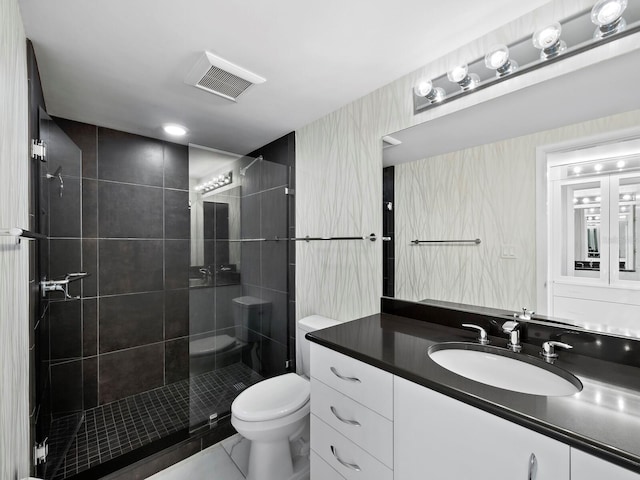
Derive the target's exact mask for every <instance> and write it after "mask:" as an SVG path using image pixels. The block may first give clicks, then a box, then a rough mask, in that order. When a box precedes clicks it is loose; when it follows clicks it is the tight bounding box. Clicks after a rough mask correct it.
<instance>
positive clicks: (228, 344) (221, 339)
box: [189, 335, 236, 357]
mask: <svg viewBox="0 0 640 480" xmlns="http://www.w3.org/2000/svg"><path fill="white" fill-rule="evenodd" d="M235 345H236V339H235V337H230V336H229V335H212V336H210V337H203V338H199V339H197V340H192V341H191V342H189V355H191V356H192V357H193V356H199V355H211V354H216V353H222V352H226V351H227V350H230V349H231V348H233V347H234V346H235Z"/></svg>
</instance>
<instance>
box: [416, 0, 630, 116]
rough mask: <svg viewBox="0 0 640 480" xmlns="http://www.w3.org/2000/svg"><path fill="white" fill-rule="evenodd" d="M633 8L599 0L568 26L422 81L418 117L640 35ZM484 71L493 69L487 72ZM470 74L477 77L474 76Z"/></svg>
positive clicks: (617, 1)
mask: <svg viewBox="0 0 640 480" xmlns="http://www.w3.org/2000/svg"><path fill="white" fill-rule="evenodd" d="M627 3H628V0H598V1H597V2H596V3H595V4H594V6H593V7H592V8H590V9H588V10H585V11H583V12H581V13H579V14H577V15H574V16H571V17H570V18H567V19H564V20H562V24H560V23H559V22H556V23H553V24H550V25H547V26H546V27H544V28H541V29H539V30H538V31H536V32H535V34H534V35H533V36H532V37H525V38H521V39H520V40H518V41H515V42H513V43H512V44H509V45H508V46H505V45H496V46H494V47H492V48H491V49H490V50H488V51H487V53H486V55H485V56H484V57H481V58H478V59H476V60H474V61H473V62H470V63H469V64H468V65H460V66H459V67H456V68H452V69H451V70H450V71H449V72H446V73H443V74H442V75H440V76H437V77H435V78H432V79H430V80H421V81H420V83H419V84H417V85H415V86H414V88H413V104H414V114H416V115H417V114H419V113H421V112H422V111H424V110H426V109H430V108H434V107H436V105H438V104H440V103H448V102H451V101H453V100H455V99H456V98H458V97H462V96H466V95H470V94H472V93H473V92H474V91H476V90H482V89H484V88H488V87H491V86H492V85H494V84H497V83H500V82H503V81H506V80H508V79H509V78H511V77H512V76H520V75H523V74H526V73H528V72H531V71H534V70H537V69H540V68H544V67H545V66H546V65H547V64H549V63H552V62H553V63H554V62H556V61H561V60H563V59H565V58H570V57H573V56H575V55H579V54H582V53H584V52H586V51H589V50H591V49H593V48H597V47H599V46H600V45H602V44H604V43H608V42H611V41H616V40H617V39H618V38H621V37H624V36H628V35H634V34H637V33H639V32H640V7H638V6H637V5H633V8H630V9H628V10H627ZM625 11H627V17H629V18H627V19H626V21H625V19H624V18H622V14H623V12H625ZM589 18H590V19H591V21H592V22H593V23H594V24H596V25H597V26H598V28H597V29H596V31H595V33H593V34H592V33H591V31H590V30H589V28H588V25H589V23H590V22H589V20H588V19H589ZM585 20H586V24H585ZM627 21H629V22H630V23H629V25H630V26H627ZM585 27H586V28H585ZM565 28H566V32H567V38H570V39H571V40H572V45H571V46H567V43H566V42H565V41H564V40H562V39H561V34H562V31H563V29H565ZM576 39H577V40H578V41H577V42H576ZM531 43H533V44H534V45H535V46H536V47H537V48H538V49H539V50H540V54H539V56H537V55H536V54H535V50H532V49H531V48H530V45H531ZM536 57H538V58H537V59H536ZM514 58H516V59H518V61H517V62H516V61H515V60H514ZM484 67H486V69H487V70H483V68H484ZM470 70H471V71H472V72H474V73H471V74H470V73H469V71H470ZM489 71H491V72H493V71H495V75H494V76H493V75H491V76H490V75H489V73H488V72H489ZM485 72H486V73H485ZM474 77H475V78H474ZM478 77H479V78H478ZM449 82H453V83H456V84H458V85H459V86H460V87H461V88H460V89H458V90H454V91H452V90H451V89H450V87H449V86H448V85H449Z"/></svg>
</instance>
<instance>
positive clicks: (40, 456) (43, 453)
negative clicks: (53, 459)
mask: <svg viewBox="0 0 640 480" xmlns="http://www.w3.org/2000/svg"><path fill="white" fill-rule="evenodd" d="M47 440H48V438H45V439H44V440H43V441H42V443H38V442H36V444H35V445H34V446H33V464H34V465H40V464H41V463H45V462H46V461H47V455H49V444H48V443H47Z"/></svg>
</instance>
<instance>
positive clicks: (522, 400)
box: [308, 307, 640, 480]
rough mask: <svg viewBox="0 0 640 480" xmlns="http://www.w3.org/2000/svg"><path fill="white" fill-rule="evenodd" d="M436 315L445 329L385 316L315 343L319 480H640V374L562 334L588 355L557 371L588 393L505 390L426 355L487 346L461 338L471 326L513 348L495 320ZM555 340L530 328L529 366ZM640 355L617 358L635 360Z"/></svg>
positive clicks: (314, 446) (630, 347)
mask: <svg viewBox="0 0 640 480" xmlns="http://www.w3.org/2000/svg"><path fill="white" fill-rule="evenodd" d="M418 310H420V307H418ZM437 312H440V315H436V316H437V317H438V320H437V322H436V323H432V322H431V321H429V319H427V321H424V320H422V319H415V318H414V319H411V318H406V317H404V316H398V315H392V314H386V313H381V314H377V315H372V316H369V317H365V318H362V319H359V320H355V321H353V322H347V323H344V324H342V325H339V326H336V327H332V328H329V329H326V330H321V331H318V332H313V333H311V334H309V335H308V338H309V339H310V340H311V341H312V342H314V343H313V344H312V349H311V389H312V395H311V413H312V416H311V450H312V451H311V479H312V480H318V479H322V480H325V479H329V480H333V479H347V480H352V479H360V478H361V479H367V480H378V479H385V480H390V479H395V480H415V479H417V478H425V479H437V480H444V479H451V480H454V479H455V480H459V479H464V478H474V479H481V480H482V479H487V480H489V479H491V480H502V479H504V480H515V479H520V478H521V479H527V480H536V479H537V480H544V479H554V480H569V479H571V480H595V479H605V478H606V479H619V480H631V479H635V480H638V479H640V388H639V385H638V383H639V382H640V379H639V378H638V377H640V376H639V375H638V373H640V368H638V367H637V366H634V365H629V362H626V364H625V363H616V362H613V361H611V353H610V352H609V353H608V354H607V355H608V356H607V358H606V359H602V358H599V357H598V356H597V355H594V356H587V355H583V354H581V352H584V351H586V350H589V349H590V348H593V349H594V350H595V351H597V350H598V349H600V348H603V345H602V340H601V339H600V338H598V335H595V336H594V335H589V334H586V333H585V334H584V338H582V337H580V336H579V335H578V334H576V333H574V332H569V330H568V329H566V330H562V329H561V331H560V333H559V335H560V336H562V335H563V334H566V335H564V337H563V340H566V341H567V342H569V343H570V340H568V339H567V337H571V338H573V339H574V340H573V341H574V342H575V343H576V345H578V344H580V343H581V342H584V341H586V343H587V344H588V345H587V346H586V347H585V346H582V347H580V346H577V347H576V348H575V349H574V351H575V350H577V351H578V352H577V353H569V352H565V351H561V352H559V357H558V358H557V360H555V361H554V367H558V368H560V369H563V370H566V371H568V372H570V373H572V374H573V375H575V376H576V377H577V378H578V379H579V381H580V382H581V383H582V387H583V388H582V390H581V391H580V392H579V393H576V394H573V395H564V396H543V395H532V394H527V393H519V392H516V391H511V390H505V389H501V388H496V387H493V386H490V385H487V384H484V383H480V382H476V381H473V380H469V379H467V378H465V377H462V376H460V375H457V374H454V373H452V372H450V371H449V370H447V369H445V368H443V367H441V366H440V365H438V364H436V363H435V362H434V361H433V360H432V359H431V358H430V357H429V355H428V354H427V351H428V350H429V348H430V347H431V346H433V345H436V344H441V343H443V342H466V343H477V337H478V335H477V332H474V331H467V330H466V329H464V328H462V327H460V326H459V325H460V324H462V323H465V322H468V320H469V318H470V316H469V315H471V317H474V318H475V320H476V323H479V324H482V325H483V326H486V328H487V331H489V332H490V334H489V339H490V341H491V343H492V344H493V345H495V346H498V347H500V348H503V347H504V348H506V345H507V339H506V337H505V338H503V337H502V336H500V335H494V333H495V324H496V317H491V316H486V315H480V314H475V315H474V314H469V313H461V312H455V311H453V312H452V311H450V310H447V309H435V310H433V309H431V310H430V314H429V315H431V316H432V317H433V315H434V313H436V314H437ZM416 316H418V315H416ZM456 317H460V318H461V321H459V323H457V322H456V321H455V318H456ZM497 320H498V321H500V318H498V319H497ZM502 320H506V318H502ZM492 325H493V327H492ZM542 330H544V328H542ZM548 333H549V332H548V331H545V333H544V334H541V333H540V332H539V331H538V330H536V327H534V328H531V330H530V331H529V332H528V336H527V337H525V340H524V342H523V344H522V346H523V349H522V352H520V353H519V355H525V356H530V357H534V359H537V358H538V357H539V355H538V353H539V351H540V350H541V348H540V343H541V341H543V340H548V339H549V338H548V337H545V335H546V334H548ZM538 337H541V338H538ZM585 339H586V340H585ZM605 342H606V340H605ZM614 343H615V342H614ZM637 344H638V342H636V341H631V340H629V341H627V342H626V343H625V341H624V339H617V344H616V345H613V347H611V346H609V347H611V348H617V347H621V348H622V350H624V351H626V352H627V353H628V354H629V355H635V356H636V357H637V356H638V355H640V352H639V351H637V349H638V345H637ZM605 346H606V345H605Z"/></svg>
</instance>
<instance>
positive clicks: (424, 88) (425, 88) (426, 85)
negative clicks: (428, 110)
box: [413, 80, 446, 103]
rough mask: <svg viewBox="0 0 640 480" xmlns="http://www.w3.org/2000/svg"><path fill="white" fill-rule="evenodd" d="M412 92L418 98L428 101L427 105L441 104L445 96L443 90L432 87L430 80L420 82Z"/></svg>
mask: <svg viewBox="0 0 640 480" xmlns="http://www.w3.org/2000/svg"><path fill="white" fill-rule="evenodd" d="M413 91H414V93H415V94H416V95H417V96H418V97H424V98H426V99H427V100H429V103H438V102H441V101H442V100H443V99H444V97H445V96H446V92H445V91H444V88H441V87H434V86H433V82H431V80H420V82H419V83H418V85H416V86H415V88H414V89H413Z"/></svg>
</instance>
